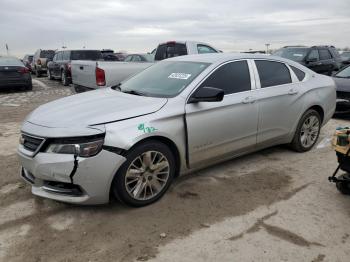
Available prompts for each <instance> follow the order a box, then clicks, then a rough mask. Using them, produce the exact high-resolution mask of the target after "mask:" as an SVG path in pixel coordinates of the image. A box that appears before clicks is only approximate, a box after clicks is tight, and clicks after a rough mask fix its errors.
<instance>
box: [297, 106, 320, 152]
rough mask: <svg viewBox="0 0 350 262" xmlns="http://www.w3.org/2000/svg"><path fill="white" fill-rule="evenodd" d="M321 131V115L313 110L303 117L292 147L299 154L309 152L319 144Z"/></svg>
mask: <svg viewBox="0 0 350 262" xmlns="http://www.w3.org/2000/svg"><path fill="white" fill-rule="evenodd" d="M320 130H321V117H320V114H319V113H318V112H317V111H316V110H313V109H310V110H308V111H306V112H305V113H304V115H303V116H302V117H301V119H300V121H299V124H298V126H297V129H296V131H295V134H294V138H293V141H292V143H291V144H290V145H291V147H292V148H293V149H294V150H295V151H297V152H306V151H309V150H310V149H311V148H312V147H313V146H314V145H315V144H316V142H317V139H318V136H319V135H320Z"/></svg>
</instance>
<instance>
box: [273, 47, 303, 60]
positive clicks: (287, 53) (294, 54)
mask: <svg viewBox="0 0 350 262" xmlns="http://www.w3.org/2000/svg"><path fill="white" fill-rule="evenodd" d="M308 51H309V49H308V48H300V47H299V48H282V49H280V50H277V51H276V52H275V53H274V55H276V56H280V57H284V58H287V59H290V60H293V61H296V62H301V61H303V59H304V57H305V56H306V55H307V52H308Z"/></svg>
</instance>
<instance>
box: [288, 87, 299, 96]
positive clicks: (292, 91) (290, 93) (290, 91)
mask: <svg viewBox="0 0 350 262" xmlns="http://www.w3.org/2000/svg"><path fill="white" fill-rule="evenodd" d="M296 94H298V91H297V90H295V89H293V88H292V89H290V90H289V91H288V95H296Z"/></svg>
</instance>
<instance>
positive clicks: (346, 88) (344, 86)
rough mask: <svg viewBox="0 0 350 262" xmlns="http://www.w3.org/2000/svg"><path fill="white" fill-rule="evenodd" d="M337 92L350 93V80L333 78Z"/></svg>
mask: <svg viewBox="0 0 350 262" xmlns="http://www.w3.org/2000/svg"><path fill="white" fill-rule="evenodd" d="M333 79H334V82H335V85H336V87H337V91H340V92H350V78H341V77H333Z"/></svg>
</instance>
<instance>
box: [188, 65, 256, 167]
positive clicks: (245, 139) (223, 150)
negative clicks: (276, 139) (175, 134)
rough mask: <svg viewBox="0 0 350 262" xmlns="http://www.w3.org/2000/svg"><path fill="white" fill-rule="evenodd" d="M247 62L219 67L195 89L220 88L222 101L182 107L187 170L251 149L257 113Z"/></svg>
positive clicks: (252, 77)
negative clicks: (183, 110)
mask: <svg viewBox="0 0 350 262" xmlns="http://www.w3.org/2000/svg"><path fill="white" fill-rule="evenodd" d="M248 62H249V61H246V60H241V61H233V62H229V63H225V64H223V65H221V66H219V67H218V68H217V69H216V70H215V71H214V72H213V73H211V74H210V75H209V77H207V78H206V79H205V80H204V81H203V82H202V83H201V84H200V86H199V87H198V88H197V90H198V89H199V88H202V87H215V88H220V89H223V90H224V91H225V96H224V99H223V101H221V102H200V103H190V104H186V107H185V110H186V123H187V132H188V150H189V162H190V166H191V167H196V166H198V165H202V164H203V163H205V162H206V161H210V160H213V159H222V158H223V157H225V156H233V155H235V154H240V153H243V152H245V151H249V150H250V149H252V148H254V147H255V145H256V134H257V121H258V110H257V104H256V103H254V96H255V94H254V93H255V92H254V91H255V90H252V88H253V89H254V88H255V84H254V83H255V82H254V80H253V79H254V76H253V75H252V70H250V69H249V68H250V64H249V63H248Z"/></svg>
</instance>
